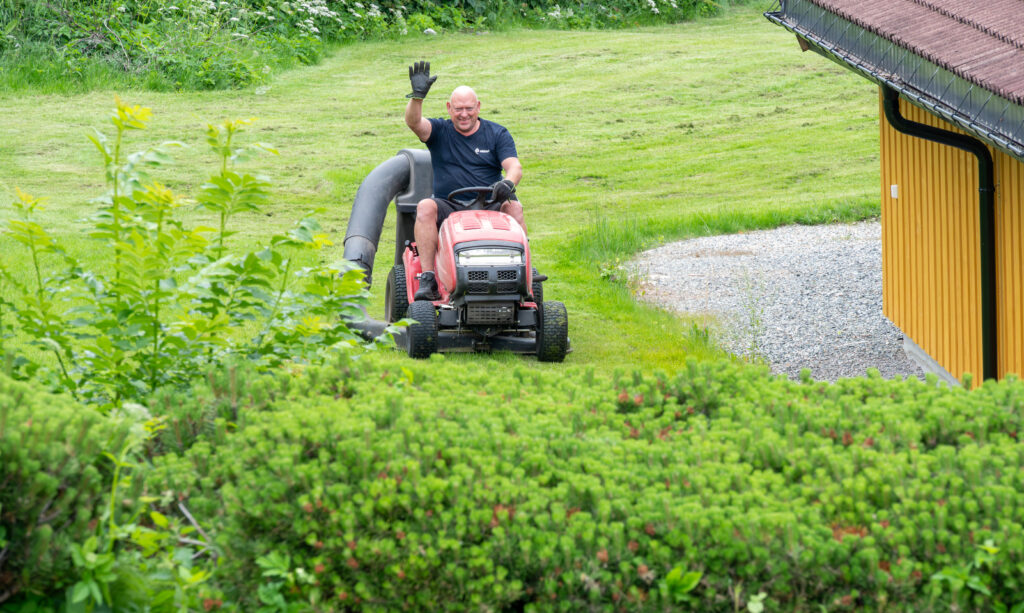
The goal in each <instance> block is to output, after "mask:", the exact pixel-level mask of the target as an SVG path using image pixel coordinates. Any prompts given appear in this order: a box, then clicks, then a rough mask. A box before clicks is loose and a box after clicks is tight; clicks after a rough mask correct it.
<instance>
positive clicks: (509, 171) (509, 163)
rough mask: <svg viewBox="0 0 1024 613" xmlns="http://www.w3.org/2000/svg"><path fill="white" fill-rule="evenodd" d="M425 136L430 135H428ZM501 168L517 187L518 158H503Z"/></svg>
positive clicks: (521, 172) (520, 167) (520, 175)
mask: <svg viewBox="0 0 1024 613" xmlns="http://www.w3.org/2000/svg"><path fill="white" fill-rule="evenodd" d="M427 124H428V126H429V124H430V122H429V121H428V122H427ZM427 136H430V134H429V133H428V134H427ZM424 140H426V139H424ZM501 167H502V168H504V169H505V178H506V179H508V180H509V181H512V182H513V183H515V184H516V185H519V181H521V180H522V178H523V165H522V164H520V163H519V158H505V159H504V160H502V161H501Z"/></svg>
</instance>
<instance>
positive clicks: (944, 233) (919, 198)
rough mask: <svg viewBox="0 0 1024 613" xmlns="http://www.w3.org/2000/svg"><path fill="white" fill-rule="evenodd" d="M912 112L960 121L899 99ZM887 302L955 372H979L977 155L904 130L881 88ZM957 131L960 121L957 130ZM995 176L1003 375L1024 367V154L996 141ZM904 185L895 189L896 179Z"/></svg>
mask: <svg viewBox="0 0 1024 613" xmlns="http://www.w3.org/2000/svg"><path fill="white" fill-rule="evenodd" d="M900 109H901V111H902V113H903V115H904V116H905V117H907V118H908V119H911V120H913V121H917V122H919V123H924V124H928V125H931V126H936V127H940V128H944V129H946V130H955V128H953V127H952V125H951V124H948V123H946V122H944V121H942V120H941V119H939V118H938V117H936V116H934V115H932V114H930V113H928V112H926V111H924V110H922V109H919V108H917V107H915V106H913V105H911V104H909V103H908V102H906V101H905V100H900ZM879 117H880V122H879V123H880V141H881V162H882V285H883V288H882V293H883V311H884V313H885V316H886V317H888V318H889V319H890V320H892V322H893V323H895V324H896V325H897V326H898V327H899V328H900V329H901V330H902V331H903V333H904V334H905V335H906V336H907V337H909V338H910V339H911V340H913V341H914V342H915V343H917V344H918V346H920V347H921V348H922V349H924V350H925V351H926V352H928V354H929V355H931V356H932V358H934V359H935V360H936V361H937V362H938V363H939V364H941V365H942V367H943V368H945V369H946V370H947V371H949V372H950V373H951V374H952V375H953V376H955V377H957V378H960V377H962V376H963V374H964V373H967V372H970V373H973V374H974V375H975V381H978V382H980V379H981V373H982V349H981V277H980V264H979V238H978V232H979V230H978V164H977V160H976V159H975V157H974V156H973V155H971V154H969V153H967V152H964V151H960V150H959V149H955V148H953V147H949V146H945V145H940V144H938V143H933V142H930V141H926V140H923V139H920V138H914V137H910V136H906V135H904V134H900V133H899V132H897V131H896V130H894V129H893V128H892V127H891V126H890V125H889V122H888V121H886V119H885V114H884V113H883V112H882V109H881V93H879ZM956 131H959V130H956ZM989 149H990V151H991V152H992V155H993V160H994V162H995V175H996V176H995V180H996V198H995V201H996V214H995V218H996V222H995V223H996V269H997V270H996V286H997V300H996V302H997V306H996V308H997V320H998V323H997V327H998V338H999V341H998V342H999V376H1000V377H1003V376H1005V375H1006V374H1008V373H1017V374H1021V373H1024V211H1022V208H1024V163H1021V162H1020V161H1018V160H1016V159H1014V158H1012V157H1011V156H1009V155H1006V154H1005V153H1003V152H1001V151H997V150H995V149H992V148H991V147H990V148H989ZM892 185H897V186H898V188H897V189H898V193H897V197H896V198H893V197H892V194H891V186H892Z"/></svg>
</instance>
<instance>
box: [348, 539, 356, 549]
mask: <svg viewBox="0 0 1024 613" xmlns="http://www.w3.org/2000/svg"><path fill="white" fill-rule="evenodd" d="M348 548H349V549H351V550H352V551H355V549H356V542H355V541H349V542H348Z"/></svg>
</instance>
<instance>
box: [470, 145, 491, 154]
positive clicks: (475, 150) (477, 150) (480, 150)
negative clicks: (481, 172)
mask: <svg viewBox="0 0 1024 613" xmlns="http://www.w3.org/2000/svg"><path fill="white" fill-rule="evenodd" d="M473 152H474V153H476V154H477V155H480V154H481V153H490V152H491V150H490V149H481V148H480V147H477V148H476V149H474V150H473Z"/></svg>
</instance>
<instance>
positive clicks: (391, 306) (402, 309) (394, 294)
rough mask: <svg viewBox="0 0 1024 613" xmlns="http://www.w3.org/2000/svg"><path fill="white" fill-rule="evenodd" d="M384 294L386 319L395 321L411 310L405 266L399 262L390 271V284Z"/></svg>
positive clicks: (390, 321)
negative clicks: (406, 285)
mask: <svg viewBox="0 0 1024 613" xmlns="http://www.w3.org/2000/svg"><path fill="white" fill-rule="evenodd" d="M386 292H387V293H386V294H384V321H385V322H387V323H389V324H390V323H394V322H396V321H398V320H399V319H402V318H403V317H405V313H406V311H408V310H409V294H407V293H406V287H405V266H402V265H401V264H398V265H397V266H395V267H394V268H392V269H391V272H389V273H388V284H387V289H386Z"/></svg>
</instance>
